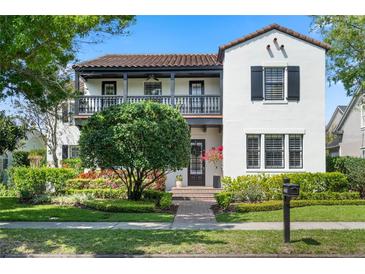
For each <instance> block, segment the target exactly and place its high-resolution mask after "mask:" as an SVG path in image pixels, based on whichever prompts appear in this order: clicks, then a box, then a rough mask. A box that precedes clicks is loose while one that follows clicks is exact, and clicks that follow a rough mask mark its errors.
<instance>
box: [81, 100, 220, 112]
mask: <svg viewBox="0 0 365 274" xmlns="http://www.w3.org/2000/svg"><path fill="white" fill-rule="evenodd" d="M146 100H150V101H154V102H158V103H161V104H165V105H170V106H173V107H176V108H177V109H178V110H179V111H180V112H181V114H183V115H212V114H221V113H222V107H221V106H222V104H221V97H220V96H217V95H199V96H195V95H188V96H127V97H124V96H80V97H78V98H76V99H75V114H76V115H92V114H94V113H96V112H98V111H101V110H103V109H105V108H108V107H110V106H114V105H119V104H123V103H137V102H142V101H146Z"/></svg>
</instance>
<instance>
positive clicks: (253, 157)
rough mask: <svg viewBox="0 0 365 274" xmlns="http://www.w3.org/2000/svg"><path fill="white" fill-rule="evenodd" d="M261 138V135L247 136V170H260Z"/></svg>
mask: <svg viewBox="0 0 365 274" xmlns="http://www.w3.org/2000/svg"><path fill="white" fill-rule="evenodd" d="M260 140H261V136H260V135H259V134H250V135H247V168H260V162H261V141H260Z"/></svg>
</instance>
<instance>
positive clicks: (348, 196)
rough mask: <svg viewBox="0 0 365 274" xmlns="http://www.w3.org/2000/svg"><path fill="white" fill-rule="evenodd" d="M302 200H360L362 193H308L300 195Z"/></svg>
mask: <svg viewBox="0 0 365 274" xmlns="http://www.w3.org/2000/svg"><path fill="white" fill-rule="evenodd" d="M299 199H300V200H359V199H360V193H359V192H330V191H325V192H317V193H308V192H300V193H299Z"/></svg>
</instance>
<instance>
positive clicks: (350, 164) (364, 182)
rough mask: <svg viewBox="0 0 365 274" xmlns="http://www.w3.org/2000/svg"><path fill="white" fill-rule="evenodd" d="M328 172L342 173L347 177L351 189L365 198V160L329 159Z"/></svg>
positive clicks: (352, 158) (354, 158) (349, 158)
mask: <svg viewBox="0 0 365 274" xmlns="http://www.w3.org/2000/svg"><path fill="white" fill-rule="evenodd" d="M327 168H328V170H334V171H340V172H342V173H344V174H346V175H347V177H348V180H349V182H350V189H351V190H353V191H358V192H360V196H361V197H362V198H365V159H362V158H356V157H328V158H327Z"/></svg>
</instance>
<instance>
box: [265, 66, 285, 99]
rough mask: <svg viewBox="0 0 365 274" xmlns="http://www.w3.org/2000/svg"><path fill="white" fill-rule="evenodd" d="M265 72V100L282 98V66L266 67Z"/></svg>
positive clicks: (283, 72) (283, 73) (283, 71)
mask: <svg viewBox="0 0 365 274" xmlns="http://www.w3.org/2000/svg"><path fill="white" fill-rule="evenodd" d="M264 74H265V100H268V101H278V100H284V75H285V68H283V67H266V68H265V69H264Z"/></svg>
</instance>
